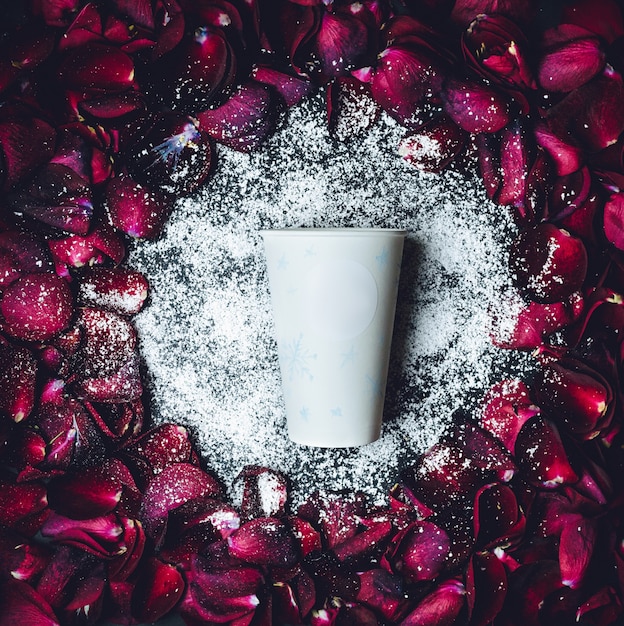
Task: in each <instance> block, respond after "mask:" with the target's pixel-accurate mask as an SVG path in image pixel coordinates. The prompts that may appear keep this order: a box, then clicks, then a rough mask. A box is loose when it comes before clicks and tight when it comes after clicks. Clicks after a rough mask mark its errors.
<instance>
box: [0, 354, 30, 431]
mask: <svg viewBox="0 0 624 626" xmlns="http://www.w3.org/2000/svg"><path fill="white" fill-rule="evenodd" d="M36 375H37V361H36V360H35V358H34V356H33V354H32V353H31V352H30V351H29V350H27V349H26V348H19V347H12V346H10V345H8V344H0V410H2V412H3V413H5V414H7V415H8V416H9V417H10V418H11V419H12V420H14V421H15V422H21V421H22V420H23V419H25V418H26V417H28V416H29V415H30V413H31V411H32V409H33V407H34V404H35V381H36Z"/></svg>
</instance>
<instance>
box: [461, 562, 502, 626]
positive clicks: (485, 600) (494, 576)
mask: <svg viewBox="0 0 624 626" xmlns="http://www.w3.org/2000/svg"><path fill="white" fill-rule="evenodd" d="M466 578H467V582H466V592H467V600H468V603H469V605H471V611H470V623H471V624H474V626H486V625H487V624H491V623H492V621H493V620H494V619H495V618H496V616H497V615H498V614H499V612H500V611H501V609H502V608H503V606H504V603H505V596H506V594H507V572H506V570H505V566H504V565H503V563H502V562H501V561H500V559H499V558H498V557H497V556H495V555H494V554H492V553H491V552H485V551H484V552H476V553H475V554H474V555H473V557H472V560H471V561H470V565H469V569H468V574H467V576H466Z"/></svg>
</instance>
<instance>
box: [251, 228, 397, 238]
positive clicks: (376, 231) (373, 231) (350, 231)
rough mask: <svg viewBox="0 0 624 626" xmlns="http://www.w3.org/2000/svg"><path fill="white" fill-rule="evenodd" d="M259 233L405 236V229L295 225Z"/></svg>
mask: <svg viewBox="0 0 624 626" xmlns="http://www.w3.org/2000/svg"><path fill="white" fill-rule="evenodd" d="M259 233H260V235H262V236H263V237H266V236H271V235H273V236H277V237H279V236H293V235H294V236H297V235H301V236H305V235H314V236H323V237H332V236H340V235H354V236H360V237H365V236H370V235H384V236H388V235H390V236H393V235H394V236H397V237H405V236H406V235H407V230H404V229H400V228H376V227H375V228H355V227H354V228H351V227H334V226H330V227H327V228H316V227H310V228H307V227H297V228H263V229H261V230H260V231H259Z"/></svg>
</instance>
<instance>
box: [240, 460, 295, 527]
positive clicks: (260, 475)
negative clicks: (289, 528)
mask: <svg viewBox="0 0 624 626" xmlns="http://www.w3.org/2000/svg"><path fill="white" fill-rule="evenodd" d="M235 486H236V487H238V489H239V490H242V500H241V505H240V511H241V516H242V517H243V519H252V518H254V517H281V516H283V515H284V513H285V511H286V501H287V499H288V483H287V480H286V477H285V476H284V475H283V474H281V473H280V472H277V471H275V470H272V469H269V468H268V467H263V466H261V465H246V466H245V467H244V468H243V469H242V470H241V472H240V474H239V475H238V476H237V478H236V483H235Z"/></svg>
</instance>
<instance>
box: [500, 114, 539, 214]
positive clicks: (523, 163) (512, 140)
mask: <svg viewBox="0 0 624 626" xmlns="http://www.w3.org/2000/svg"><path fill="white" fill-rule="evenodd" d="M531 147H532V146H531V145H530V142H529V138H528V133H527V130H526V128H525V126H524V125H523V124H522V123H521V122H520V121H519V120H514V121H513V122H512V123H511V124H509V125H508V126H506V127H505V128H504V129H503V130H502V131H501V134H500V169H501V186H500V188H499V189H498V196H497V202H498V203H499V204H504V205H511V206H523V205H524V201H525V197H526V193H527V179H528V177H529V169H530V166H531V156H532V155H531V152H532V151H531Z"/></svg>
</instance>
